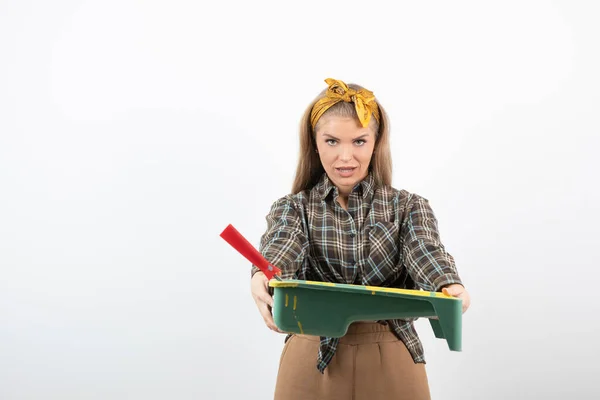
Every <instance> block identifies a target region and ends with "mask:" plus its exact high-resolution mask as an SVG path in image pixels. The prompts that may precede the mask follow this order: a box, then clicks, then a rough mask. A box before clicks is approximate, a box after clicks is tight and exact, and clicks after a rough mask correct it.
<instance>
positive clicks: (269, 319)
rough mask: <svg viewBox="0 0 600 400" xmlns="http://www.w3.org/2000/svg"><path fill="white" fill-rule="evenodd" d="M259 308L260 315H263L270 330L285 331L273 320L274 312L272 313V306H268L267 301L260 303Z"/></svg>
mask: <svg viewBox="0 0 600 400" xmlns="http://www.w3.org/2000/svg"><path fill="white" fill-rule="evenodd" d="M258 310H259V311H260V315H261V316H262V317H263V320H264V321H265V324H266V325H267V327H268V328H269V329H270V330H272V331H275V332H278V333H284V332H283V331H281V330H279V328H277V325H275V321H273V314H272V313H271V308H270V307H268V306H267V305H266V304H265V303H260V304H259V306H258Z"/></svg>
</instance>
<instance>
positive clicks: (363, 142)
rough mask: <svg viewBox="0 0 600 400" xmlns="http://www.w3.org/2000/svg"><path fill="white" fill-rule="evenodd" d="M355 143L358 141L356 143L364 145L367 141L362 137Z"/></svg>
mask: <svg viewBox="0 0 600 400" xmlns="http://www.w3.org/2000/svg"><path fill="white" fill-rule="evenodd" d="M354 143H356V144H357V145H359V146H362V145H363V144H365V143H366V142H365V141H364V140H362V139H358V140H357V141H356V142H354Z"/></svg>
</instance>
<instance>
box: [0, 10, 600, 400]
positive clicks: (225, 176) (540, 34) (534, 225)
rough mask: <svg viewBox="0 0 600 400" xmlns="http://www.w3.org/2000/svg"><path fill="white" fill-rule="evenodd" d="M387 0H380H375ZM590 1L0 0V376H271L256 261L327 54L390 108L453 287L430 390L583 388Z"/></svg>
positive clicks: (590, 284) (99, 391)
mask: <svg viewBox="0 0 600 400" xmlns="http://www.w3.org/2000/svg"><path fill="white" fill-rule="evenodd" d="M392 4H393V6H392ZM599 11H600V10H599V7H598V5H597V3H596V2H594V1H588V2H584V1H554V2H552V1H522V0H521V1H502V2H500V1H498V2H489V1H487V2H483V1H470V2H467V1H452V2H450V1H438V2H431V1H427V2H408V1H405V2H383V1H359V2H357V1H335V2H333V1H329V2H327V1H302V2H294V3H290V2H281V1H279V2H278V1H272V2H266V1H247V2H237V3H231V2H217V1H210V2H198V1H188V2H184V1H169V2H159V1H141V0H139V1H131V0H120V1H114V0H113V1H95V2H94V1H54V2H45V1H27V2H25V1H16V0H13V1H2V2H1V3H0V57H1V63H0V399H2V400H17V399H19V400H20V399H44V400H50V399H60V400H67V399H115V400H116V399H144V400H152V399H178V400H184V399H268V398H271V397H272V390H273V386H274V382H275V377H276V372H277V366H278V362H279V355H280V351H281V348H282V346H283V336H281V335H278V334H275V333H273V332H271V331H269V330H268V329H267V328H266V327H265V326H264V324H263V322H262V320H261V318H260V316H259V314H258V311H257V310H256V308H255V305H254V303H253V301H252V299H251V297H250V292H249V279H248V277H249V265H248V263H247V262H246V261H245V259H243V258H242V257H241V256H240V255H239V254H238V253H237V252H235V250H233V249H232V248H231V247H229V245H228V244H227V243H225V242H224V241H223V240H222V239H221V238H220V237H219V233H220V232H221V231H222V229H223V228H225V226H227V224H229V223H232V224H234V226H236V227H237V228H238V229H239V230H240V231H241V232H242V233H243V234H244V235H245V236H246V237H247V238H249V240H251V241H252V243H254V244H255V245H258V242H259V238H260V235H261V234H262V233H263V231H264V229H265V227H266V223H265V220H264V217H265V215H266V213H267V212H268V210H269V207H270V205H271V203H272V202H273V201H274V200H276V199H277V198H278V197H281V196H283V195H285V194H286V193H288V192H289V190H290V188H291V182H292V179H293V174H294V170H295V163H296V157H297V150H298V145H297V142H298V139H297V136H298V132H297V128H298V122H299V119H300V116H301V114H302V112H303V111H304V108H305V107H306V106H307V105H308V103H309V102H310V101H311V100H312V99H313V97H314V96H315V95H316V94H317V93H318V92H319V91H321V90H322V89H323V88H325V83H324V79H325V78H328V77H332V78H336V79H342V80H345V81H347V82H355V83H359V84H361V85H363V86H365V87H367V88H368V89H370V90H372V91H374V93H375V95H376V96H377V97H378V99H379V100H380V102H381V103H382V104H383V105H384V107H385V108H386V109H387V111H388V113H389V115H390V118H391V126H392V131H391V134H392V136H391V140H392V148H393V149H392V151H393V157H394V159H393V161H394V180H393V183H394V186H395V187H397V188H403V189H406V190H409V191H412V192H414V193H418V194H420V195H422V196H424V197H426V198H428V199H429V200H430V202H431V205H432V207H433V208H434V210H435V211H436V214H437V217H438V219H439V223H440V230H441V234H442V239H443V241H444V243H445V244H446V246H447V248H448V250H449V251H450V253H451V254H453V255H454V257H455V259H456V261H457V266H458V268H459V271H460V273H461V275H462V277H463V279H464V281H465V283H466V284H467V287H468V289H469V291H470V293H471V295H472V307H471V309H470V310H469V311H468V313H467V314H465V316H464V331H463V352H460V353H459V352H451V351H449V350H448V347H447V345H446V343H445V342H444V341H442V340H438V339H435V338H434V337H433V333H432V331H431V329H430V328H429V326H428V322H427V321H426V320H420V321H418V328H419V332H420V335H421V337H422V340H423V342H424V346H425V350H426V357H427V361H428V364H427V370H428V374H429V381H430V385H431V392H432V396H433V398H434V399H445V400H451V399H461V400H464V399H504V398H511V399H541V398H544V399H567V398H578V399H594V398H598V396H600V389H599V387H598V383H597V379H598V373H599V372H600V371H599V368H598V366H597V359H598V357H600V351H599V348H600V346H599V345H598V342H597V337H598V334H599V333H600V332H599V328H598V326H599V324H598V311H599V306H598V304H599V302H598V300H597V299H598V289H597V287H598V280H599V278H600V274H599V273H598V266H599V265H598V248H599V246H598V245H599V234H598V224H599V223H600V219H599V216H598V212H597V209H598V204H599V201H600V196H599V189H598V177H597V172H598V170H599V169H600V168H599V165H598V161H596V156H597V153H598V150H599V145H600V139H599V132H600V119H599V116H598V115H599V106H600V95H599V94H598V93H599V92H600V78H599V76H600V74H599V73H598V71H600V51H599V49H600V27H599V25H598V17H599Z"/></svg>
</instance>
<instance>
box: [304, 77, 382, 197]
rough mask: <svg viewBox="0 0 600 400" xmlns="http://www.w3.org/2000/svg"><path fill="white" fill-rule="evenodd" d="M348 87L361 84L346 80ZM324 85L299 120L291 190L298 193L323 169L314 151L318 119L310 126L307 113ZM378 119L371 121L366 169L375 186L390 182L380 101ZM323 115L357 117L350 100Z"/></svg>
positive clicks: (319, 175)
mask: <svg viewBox="0 0 600 400" xmlns="http://www.w3.org/2000/svg"><path fill="white" fill-rule="evenodd" d="M348 87H350V88H352V89H354V90H360V89H363V87H362V86H359V85H356V84H354V83H349V84H348ZM326 91H327V89H325V90H323V91H322V92H321V93H319V95H318V96H317V97H316V98H315V99H314V100H313V101H312V102H311V103H310V104H309V106H308V107H307V108H306V111H305V112H304V115H303V116H302V120H301V121H300V154H299V157H298V166H297V167H296V176H295V178H294V183H293V185H292V194H296V193H299V192H301V191H303V190H310V189H311V188H312V187H313V186H315V185H316V184H317V183H318V182H319V179H320V178H321V176H322V175H323V174H324V173H325V170H324V169H323V165H322V164H321V160H320V159H319V155H318V154H317V152H316V149H317V145H316V142H315V133H316V130H317V127H318V126H319V122H317V124H316V126H315V129H314V130H313V128H312V125H311V122H310V115H311V111H312V109H313V106H314V105H315V103H316V102H317V101H319V100H320V99H321V98H323V97H325V93H326ZM375 101H376V102H377V106H378V107H379V122H377V121H376V120H375V118H373V119H372V120H371V124H374V125H375V148H374V150H373V156H372V157H371V164H370V165H369V172H370V173H371V174H372V175H373V178H374V180H375V185H376V186H391V185H392V154H391V151H390V143H389V120H388V116H387V113H386V112H385V110H384V109H383V107H381V104H380V103H379V101H377V100H375ZM325 115H333V116H338V117H353V118H356V119H357V120H358V115H357V114H356V109H355V107H354V104H353V103H347V102H344V101H341V102H339V103H337V104H335V105H334V106H332V107H331V108H330V109H328V110H327V111H326V112H325V113H324V114H323V116H322V117H321V118H323V117H324V116H325Z"/></svg>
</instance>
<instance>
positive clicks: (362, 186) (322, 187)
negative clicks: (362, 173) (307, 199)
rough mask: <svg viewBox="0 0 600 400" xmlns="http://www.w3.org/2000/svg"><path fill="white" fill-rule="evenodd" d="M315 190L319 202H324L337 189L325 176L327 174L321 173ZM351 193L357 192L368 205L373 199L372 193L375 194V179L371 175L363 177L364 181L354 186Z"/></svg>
mask: <svg viewBox="0 0 600 400" xmlns="http://www.w3.org/2000/svg"><path fill="white" fill-rule="evenodd" d="M315 188H316V189H317V192H318V193H319V197H320V198H321V200H325V198H326V197H327V196H328V195H329V193H331V191H332V190H336V191H337V188H336V187H335V185H334V184H333V183H332V182H331V180H330V179H329V177H328V176H327V173H323V175H322V176H321V178H320V179H319V182H318V183H317V185H316V186H315ZM352 192H358V194H359V195H362V198H363V200H365V201H367V202H368V203H370V202H371V200H372V199H373V193H374V192H375V179H374V178H373V175H372V174H371V173H369V174H368V175H367V176H366V177H365V179H363V180H362V181H360V182H359V183H357V184H356V185H355V186H354V188H353V189H352Z"/></svg>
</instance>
